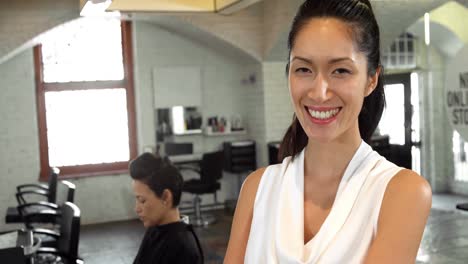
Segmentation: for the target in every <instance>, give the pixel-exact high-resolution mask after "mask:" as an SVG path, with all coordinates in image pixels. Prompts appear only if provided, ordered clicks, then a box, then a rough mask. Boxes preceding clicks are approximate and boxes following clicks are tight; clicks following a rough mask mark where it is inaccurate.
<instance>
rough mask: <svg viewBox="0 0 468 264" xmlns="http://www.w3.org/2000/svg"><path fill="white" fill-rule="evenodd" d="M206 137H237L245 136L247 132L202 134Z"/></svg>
mask: <svg viewBox="0 0 468 264" xmlns="http://www.w3.org/2000/svg"><path fill="white" fill-rule="evenodd" d="M204 135H205V136H207V137H219V136H239V135H247V130H245V129H244V130H239V131H230V132H211V133H207V132H205V133H204Z"/></svg>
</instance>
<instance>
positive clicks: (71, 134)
mask: <svg viewBox="0 0 468 264" xmlns="http://www.w3.org/2000/svg"><path fill="white" fill-rule="evenodd" d="M45 102H46V109H47V111H46V116H47V139H48V143H49V164H50V165H51V166H73V165H83V164H99V163H110V162H119V161H128V160H129V158H130V153H129V137H128V120H127V99H126V91H125V89H123V88H122V89H99V90H78V91H62V92H46V93H45Z"/></svg>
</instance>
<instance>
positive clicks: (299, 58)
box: [291, 56, 354, 64]
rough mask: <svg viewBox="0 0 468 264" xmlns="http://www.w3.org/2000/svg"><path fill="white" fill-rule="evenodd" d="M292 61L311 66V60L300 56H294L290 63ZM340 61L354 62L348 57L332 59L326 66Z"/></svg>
mask: <svg viewBox="0 0 468 264" xmlns="http://www.w3.org/2000/svg"><path fill="white" fill-rule="evenodd" d="M294 60H301V61H304V62H306V63H309V64H313V62H312V60H310V59H308V58H304V57H301V56H294V57H293V58H292V59H291V62H292V61H294ZM342 61H351V62H354V60H353V59H351V58H349V57H339V58H333V59H330V60H329V61H328V64H334V63H338V62H342Z"/></svg>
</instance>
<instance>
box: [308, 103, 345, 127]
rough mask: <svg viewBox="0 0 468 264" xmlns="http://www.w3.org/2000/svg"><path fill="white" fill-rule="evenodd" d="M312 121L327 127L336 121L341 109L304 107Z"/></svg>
mask: <svg viewBox="0 0 468 264" xmlns="http://www.w3.org/2000/svg"><path fill="white" fill-rule="evenodd" d="M304 108H305V110H306V112H307V114H308V117H309V119H310V121H312V123H314V124H318V125H327V124H330V123H331V122H333V121H335V120H336V118H337V116H338V114H339V113H340V111H341V107H313V106H305V107H304Z"/></svg>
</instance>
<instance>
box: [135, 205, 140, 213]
mask: <svg viewBox="0 0 468 264" xmlns="http://www.w3.org/2000/svg"><path fill="white" fill-rule="evenodd" d="M140 211H141V209H140V206H138V204H135V213H137V214H138V213H139V212H140Z"/></svg>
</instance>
